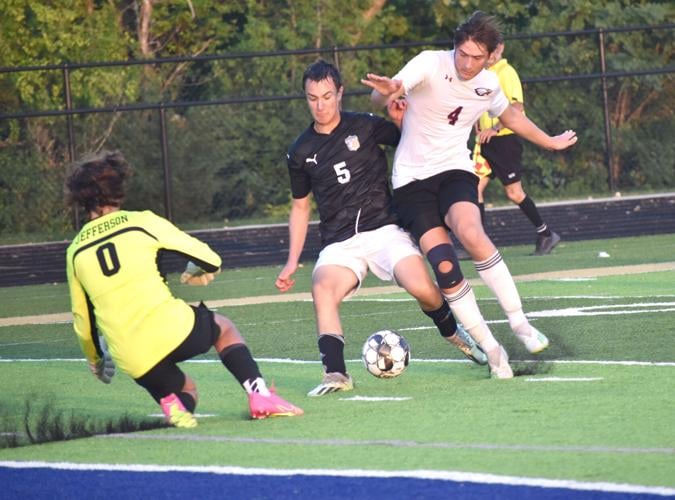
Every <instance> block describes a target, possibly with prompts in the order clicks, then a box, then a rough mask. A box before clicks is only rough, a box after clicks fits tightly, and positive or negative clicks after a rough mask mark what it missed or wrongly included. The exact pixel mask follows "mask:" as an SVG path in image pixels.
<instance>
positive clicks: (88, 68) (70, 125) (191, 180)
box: [0, 25, 675, 244]
mask: <svg viewBox="0 0 675 500" xmlns="http://www.w3.org/2000/svg"><path fill="white" fill-rule="evenodd" d="M672 28H673V25H667V26H665V27H649V29H651V30H652V31H650V33H653V32H655V30H656V31H658V30H661V31H659V33H661V35H663V36H664V38H666V39H668V34H669V33H670V34H672ZM646 29H647V28H645V27H637V28H633V29H632V31H631V30H626V29H623V30H617V31H615V32H611V30H608V32H609V34H603V33H602V32H599V31H598V30H588V31H584V32H574V33H550V34H538V35H528V36H521V37H513V38H512V39H508V40H507V50H506V56H507V58H508V59H509V61H510V62H511V63H512V64H513V65H514V66H515V67H516V69H517V70H518V71H519V73H520V75H521V78H522V80H523V82H524V92H525V104H526V109H527V113H528V116H530V117H531V118H533V119H534V121H535V122H537V123H538V124H539V125H540V126H541V127H542V128H544V129H545V130H547V131H549V132H555V133H559V132H562V131H563V130H564V129H567V128H573V129H575V130H576V131H577V132H578V135H579V137H580V141H579V144H578V145H577V146H575V147H574V148H573V149H572V150H570V151H569V152H565V153H563V154H560V153H549V152H546V151H542V150H539V149H538V148H536V147H534V146H526V148H525V164H526V172H525V175H524V182H525V183H526V185H527V189H528V193H530V194H531V195H533V196H534V197H537V198H540V199H555V198H561V197H575V196H576V197H579V196H583V197H586V196H591V195H607V194H609V193H611V192H613V191H614V190H622V191H640V190H642V191H667V190H669V189H672V188H673V186H675V146H674V145H673V141H672V136H673V132H674V127H673V120H672V113H673V111H672V110H673V109H674V108H675V99H674V96H675V94H674V91H673V87H674V86H673V72H674V71H675V67H673V66H665V67H664V66H662V67H651V66H650V61H641V62H640V64H638V65H633V66H632V67H631V68H629V69H626V70H622V71H608V70H607V69H606V66H605V58H604V57H605V56H604V54H603V47H604V46H605V45H606V44H612V47H616V46H620V45H621V37H622V36H634V35H635V34H636V33H641V32H643V31H645V30H646ZM599 35H600V41H601V42H602V43H600V44H598V36H599ZM603 35H604V36H608V37H609V36H611V39H603V38H602V36H603ZM661 35H659V36H661ZM557 39H564V40H566V43H568V44H569V45H570V51H573V50H574V47H575V45H579V44H581V45H586V48H585V51H586V52H585V53H588V51H589V50H591V49H590V48H589V46H592V45H594V44H595V46H596V49H593V50H595V55H596V60H594V61H578V62H575V61H574V54H572V56H571V57H570V60H569V61H567V62H565V63H561V62H560V61H556V60H554V59H551V61H550V64H548V65H544V66H542V61H541V60H539V61H534V60H533V59H532V57H531V55H530V54H531V50H532V46H533V45H535V44H543V45H546V44H547V43H552V40H557ZM439 46H444V47H447V46H448V42H447V41H445V42H437V43H436V44H429V43H427V44H426V45H425V44H422V43H416V44H411V43H408V44H400V45H391V46H378V47H357V48H333V49H326V50H306V51H284V52H274V53H251V54H229V55H223V56H209V57H201V58H192V59H190V58H176V59H171V60H168V59H167V60H161V61H135V62H124V63H117V62H116V63H100V64H80V65H58V66H49V67H39V68H38V67H35V68H0V88H3V89H4V90H5V91H7V89H14V90H17V89H18V88H19V87H21V88H23V89H24V92H25V86H27V85H30V84H34V82H36V81H47V82H51V84H52V85H53V89H55V90H53V92H50V91H49V89H47V91H46V92H45V93H44V99H42V101H40V105H41V109H39V110H22V109H20V106H19V105H18V104H17V107H14V108H13V107H12V106H8V105H7V104H5V105H4V110H3V111H11V112H5V113H3V114H1V115H0V241H2V242H3V243H5V244H7V243H10V244H11V243H22V242H28V241H51V240H55V239H57V240H58V239H61V238H69V237H70V235H72V233H73V231H74V228H75V227H76V226H77V225H78V224H79V223H80V218H81V214H73V213H71V212H70V211H69V210H68V209H66V208H65V207H64V205H63V202H62V199H63V198H62V185H63V180H64V177H65V175H66V173H67V170H68V166H69V165H70V164H71V163H72V160H73V159H76V158H79V157H81V156H82V155H83V154H85V153H88V152H91V151H96V150H99V149H102V148H105V149H119V150H121V151H122V152H123V153H124V154H125V156H126V157H127V159H128V160H129V161H130V163H131V165H132V166H133V167H134V179H133V182H132V183H131V185H130V191H129V196H128V200H127V203H126V208H129V209H150V210H153V211H155V212H156V213H159V214H162V215H165V216H167V217H169V218H170V219H172V220H173V221H174V222H176V223H178V224H179V225H181V227H183V228H185V229H197V228H209V227H223V226H227V225H240V224H253V223H262V222H283V221H285V220H286V217H287V214H288V207H289V201H290V192H289V188H288V179H287V170H286V158H285V153H286V150H287V148H288V146H289V145H290V144H291V143H292V141H293V140H294V139H295V137H296V136H297V135H298V134H299V133H300V132H301V131H302V130H303V129H304V128H305V127H306V126H307V125H308V124H309V123H310V120H311V117H310V115H309V112H308V110H307V106H306V103H305V101H304V96H303V95H302V93H301V88H300V85H301V76H302V72H303V70H304V68H305V67H306V66H307V65H308V64H309V63H311V62H313V61H314V60H316V58H317V57H319V56H321V57H324V58H326V59H330V60H332V61H334V62H335V63H336V64H337V65H338V66H339V67H340V69H341V71H342V73H343V77H344V80H345V81H344V83H345V87H346V93H345V98H344V101H343V103H344V106H345V109H350V110H356V111H373V110H372V107H371V104H370V100H369V92H368V91H367V89H365V87H363V86H361V85H360V84H359V83H358V80H359V78H360V77H361V76H362V75H363V74H365V73H366V72H367V71H375V72H378V73H382V74H389V75H391V74H393V73H394V72H395V71H396V69H398V68H400V67H401V66H402V65H403V64H404V63H405V62H406V61H407V60H409V59H410V58H411V57H412V56H413V55H415V54H416V53H418V52H419V51H420V50H422V49H423V48H438V47H439ZM579 50H581V49H579ZM671 50H672V48H671ZM591 53H594V52H592V51H591ZM626 55H629V54H620V55H618V56H617V55H616V54H615V55H614V56H613V57H625V56H626ZM180 65H183V66H182V67H184V66H185V65H187V66H189V68H190V70H189V72H190V75H191V78H193V79H194V85H193V86H192V87H191V86H190V85H189V82H188V84H186V82H185V81H183V82H182V84H181V85H180V86H177V85H176V86H172V85H171V84H169V83H167V85H166V86H165V87H164V88H161V89H153V88H152V86H151V85H149V86H146V87H144V90H143V92H144V94H143V95H137V94H134V91H132V90H131V89H133V88H137V86H134V85H131V84H130V83H131V82H134V81H138V79H147V80H150V79H151V76H156V73H158V72H163V73H164V74H165V75H170V74H171V72H172V71H175V70H176V69H177V68H178V67H179V66H180ZM542 67H543V68H544V69H545V74H541V71H542ZM572 70H575V71H572ZM536 72H540V73H539V74H537V73H536ZM38 75H40V76H42V77H43V78H44V79H43V80H40V79H39V78H38ZM45 75H47V76H46V77H45ZM106 78H107V79H109V80H110V81H111V82H114V85H115V86H116V87H119V93H118V95H117V97H116V98H114V99H113V98H108V99H107V100H103V101H100V102H99V101H98V100H97V99H93V98H92V96H91V95H90V91H89V87H88V85H91V82H92V81H100V79H106ZM156 80H157V81H160V80H161V81H164V82H170V79H169V78H162V79H156ZM153 81H154V80H153ZM35 91H36V92H43V91H42V90H39V89H36V90H35ZM17 92H18V90H17ZM214 95H219V96H221V97H219V98H218V99H213V96H214ZM204 96H210V97H211V98H210V99H203V97H204ZM14 101H16V102H17V103H18V102H20V99H19V98H18V97H17V98H16V99H14V100H12V99H6V102H10V103H11V102H14ZM36 102H37V101H36ZM92 103H93V104H94V105H92ZM624 105H625V106H627V107H628V108H627V109H628V110H629V111H630V112H632V113H633V114H634V115H635V114H636V113H637V114H640V113H642V116H638V117H637V118H639V119H637V118H636V116H633V118H634V120H633V121H628V120H627V121H625V122H621V120H619V118H618V117H619V116H620V113H621V109H622V106H624ZM640 106H642V108H640ZM610 116H614V117H615V118H614V121H613V122H612V121H610V120H609V117H610ZM617 166H618V167H619V168H617ZM492 184H493V185H494V184H496V183H492ZM491 188H492V186H491ZM495 189H496V188H495ZM495 193H497V192H496V191H495ZM489 195H490V193H489V192H488V196H489ZM495 198H500V199H501V198H503V196H502V194H501V193H497V194H495Z"/></svg>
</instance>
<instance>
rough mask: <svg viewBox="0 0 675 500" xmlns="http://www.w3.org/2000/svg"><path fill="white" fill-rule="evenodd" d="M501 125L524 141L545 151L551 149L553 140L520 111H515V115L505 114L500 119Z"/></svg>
mask: <svg viewBox="0 0 675 500" xmlns="http://www.w3.org/2000/svg"><path fill="white" fill-rule="evenodd" d="M499 121H500V122H501V124H502V125H503V126H504V127H506V128H509V129H511V130H513V131H514V132H515V133H516V134H518V135H519V136H520V137H522V138H523V139H526V140H528V141H530V142H532V143H534V144H536V145H537V146H541V147H542V148H545V149H551V147H552V143H553V139H552V137H551V136H550V135H548V134H547V133H546V132H544V131H543V130H541V129H540V128H539V127H538V126H537V125H536V124H535V123H534V122H533V121H531V120H530V119H529V118H527V117H526V116H525V115H524V114H523V113H522V112H520V111H519V110H515V109H514V112H513V113H504V114H502V115H501V116H500V117H499Z"/></svg>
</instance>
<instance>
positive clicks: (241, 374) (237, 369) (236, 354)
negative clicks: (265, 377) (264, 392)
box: [218, 344, 262, 386]
mask: <svg viewBox="0 0 675 500" xmlns="http://www.w3.org/2000/svg"><path fill="white" fill-rule="evenodd" d="M218 355H219V356H220V361H222V363H223V365H225V368H227V369H228V370H230V373H232V375H234V378H236V379H237V380H238V381H239V383H240V384H241V385H242V386H243V385H244V382H246V381H247V380H255V379H257V378H259V377H260V378H262V375H261V374H260V370H259V369H258V364H257V363H256V362H255V360H254V359H253V356H251V351H249V350H248V347H247V346H246V344H234V345H231V346H229V347H226V348H225V349H223V350H222V351H221V352H219V353H218Z"/></svg>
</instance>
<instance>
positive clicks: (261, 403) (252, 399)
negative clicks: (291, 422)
mask: <svg viewBox="0 0 675 500" xmlns="http://www.w3.org/2000/svg"><path fill="white" fill-rule="evenodd" d="M248 409H249V411H250V412H251V418H253V419H256V420H261V419H263V418H267V417H294V416H296V415H302V414H303V413H305V412H304V411H303V410H302V408H298V407H297V406H295V405H293V404H291V403H289V402H288V401H285V400H283V399H281V398H280V397H279V396H278V395H277V393H276V391H275V390H274V388H271V389H270V395H269V396H263V395H262V394H260V393H259V392H252V393H250V394H249V395H248Z"/></svg>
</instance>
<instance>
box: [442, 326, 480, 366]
mask: <svg viewBox="0 0 675 500" xmlns="http://www.w3.org/2000/svg"><path fill="white" fill-rule="evenodd" d="M446 338H447V339H448V342H450V343H451V344H453V345H454V346H455V347H456V348H457V349H459V350H460V351H461V353H462V354H464V355H465V356H466V357H467V358H469V359H470V360H471V361H473V362H474V363H476V364H477V365H486V364H487V362H488V360H487V356H486V355H485V352H484V351H483V349H481V347H480V346H479V345H478V344H477V343H476V341H475V340H474V339H473V337H471V335H470V334H469V332H467V331H466V330H465V329H464V328H463V327H462V325H457V331H456V332H455V334H454V335H452V336H451V337H446Z"/></svg>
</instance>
